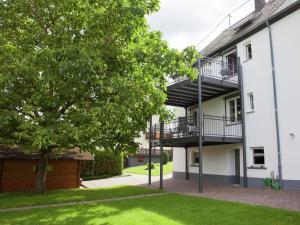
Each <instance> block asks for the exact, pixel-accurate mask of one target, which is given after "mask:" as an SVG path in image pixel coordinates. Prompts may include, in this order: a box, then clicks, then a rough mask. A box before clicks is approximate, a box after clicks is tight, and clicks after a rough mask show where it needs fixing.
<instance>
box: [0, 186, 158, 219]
mask: <svg viewBox="0 0 300 225" xmlns="http://www.w3.org/2000/svg"><path fill="white" fill-rule="evenodd" d="M156 192H161V191H160V190H155V189H147V188H143V187H138V186H114V187H109V188H88V189H65V190H53V191H47V192H45V193H42V194H34V193H20V192H19V193H1V194H0V208H1V209H4V208H16V207H21V206H32V205H47V204H54V203H63V202H76V201H85V200H99V199H107V198H115V197H126V196H132V195H143V194H151V193H156ZM0 224H1V222H0Z"/></svg>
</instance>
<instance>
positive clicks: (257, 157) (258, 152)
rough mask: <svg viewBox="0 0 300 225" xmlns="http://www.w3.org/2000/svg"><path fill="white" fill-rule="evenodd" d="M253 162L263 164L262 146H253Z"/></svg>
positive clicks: (263, 152)
mask: <svg viewBox="0 0 300 225" xmlns="http://www.w3.org/2000/svg"><path fill="white" fill-rule="evenodd" d="M253 164H254V165H256V166H263V165H265V151H264V148H262V147H260V148H253Z"/></svg>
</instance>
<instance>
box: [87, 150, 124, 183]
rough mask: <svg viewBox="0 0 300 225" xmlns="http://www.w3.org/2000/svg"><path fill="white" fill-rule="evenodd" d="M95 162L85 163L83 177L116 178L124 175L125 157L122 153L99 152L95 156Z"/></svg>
mask: <svg viewBox="0 0 300 225" xmlns="http://www.w3.org/2000/svg"><path fill="white" fill-rule="evenodd" d="M94 158H95V160H94V161H83V162H82V166H81V177H83V178H85V177H90V176H107V177H110V176H116V175H121V174H122V169H123V157H122V154H120V153H115V152H110V151H99V152H97V153H95V154H94Z"/></svg>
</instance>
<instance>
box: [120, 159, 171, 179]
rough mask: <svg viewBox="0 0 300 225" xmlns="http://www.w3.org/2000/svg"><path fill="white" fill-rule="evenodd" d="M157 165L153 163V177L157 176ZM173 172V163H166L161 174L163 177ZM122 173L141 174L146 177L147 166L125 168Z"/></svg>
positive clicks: (158, 167)
mask: <svg viewBox="0 0 300 225" xmlns="http://www.w3.org/2000/svg"><path fill="white" fill-rule="evenodd" d="M159 169H160V166H159V163H154V169H152V170H151V172H152V175H153V176H158V175H159ZM172 172H173V162H168V163H167V164H166V165H164V166H163V173H164V175H167V174H170V173H172ZM123 173H131V174H142V175H148V169H147V166H146V165H145V166H135V167H130V168H126V169H124V170H123Z"/></svg>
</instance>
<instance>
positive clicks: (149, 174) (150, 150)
mask: <svg viewBox="0 0 300 225" xmlns="http://www.w3.org/2000/svg"><path fill="white" fill-rule="evenodd" d="M149 126H150V129H149V163H148V164H149V165H148V185H151V164H152V116H151V117H150V119H149Z"/></svg>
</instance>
